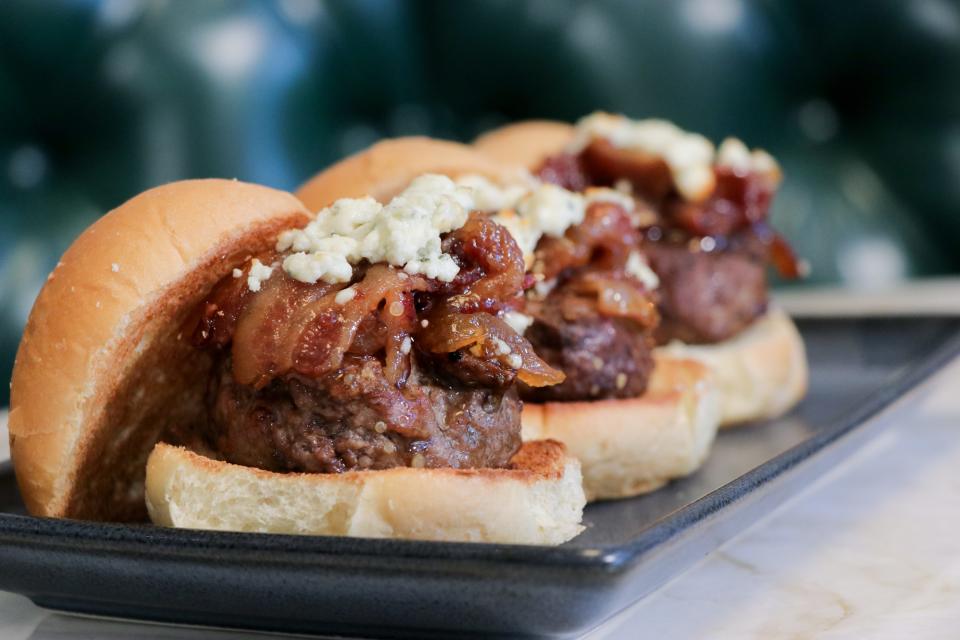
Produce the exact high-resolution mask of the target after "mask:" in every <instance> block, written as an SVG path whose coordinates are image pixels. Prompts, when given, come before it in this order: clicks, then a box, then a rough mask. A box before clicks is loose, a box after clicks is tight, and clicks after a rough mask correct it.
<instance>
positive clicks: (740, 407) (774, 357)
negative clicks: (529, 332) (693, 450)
mask: <svg viewBox="0 0 960 640" xmlns="http://www.w3.org/2000/svg"><path fill="white" fill-rule="evenodd" d="M573 136H574V128H573V127H572V126H570V125H568V124H564V123H559V122H549V121H536V120H533V121H529V122H520V123H517V124H513V125H508V126H506V127H502V128H500V129H496V130H494V131H491V132H489V133H487V134H484V135H483V136H481V137H480V138H478V139H477V140H476V142H474V146H475V147H477V149H479V150H480V151H481V152H482V153H484V155H486V156H487V157H489V158H491V159H494V160H497V161H499V162H504V163H508V164H512V165H516V166H522V167H528V168H533V167H535V166H536V165H537V164H539V163H540V162H541V161H542V160H543V159H544V158H545V157H547V156H549V155H551V154H553V153H557V152H558V151H560V150H561V149H563V147H564V146H565V145H566V144H567V143H568V142H569V141H570V140H571V139H572V138H573ZM659 351H660V353H661V354H663V355H665V356H670V357H674V358H692V359H696V360H699V361H701V362H703V363H705V364H707V365H708V366H710V367H712V368H713V369H714V371H715V376H716V382H717V386H718V388H719V390H720V404H721V408H720V412H721V426H733V425H737V424H742V423H745V422H751V421H755V420H762V419H765V418H774V417H777V416H779V415H782V414H783V413H785V412H786V411H789V410H790V408H791V407H793V406H794V405H795V404H796V403H797V402H799V401H800V399H801V398H802V397H803V396H804V394H805V393H806V390H807V361H806V355H805V353H804V348H803V340H802V339H801V337H800V334H799V333H798V332H797V329H796V327H795V326H794V325H793V322H792V321H791V320H790V318H789V317H788V316H787V315H786V314H785V313H783V312H782V311H771V312H770V313H769V314H767V315H766V316H765V317H763V318H761V319H760V320H758V321H757V322H755V323H754V324H753V325H752V326H751V327H749V328H748V329H747V330H746V331H743V332H742V333H740V334H739V335H737V336H735V337H734V338H732V339H730V340H726V341H724V342H721V343H718V344H712V345H685V344H683V343H680V342H675V343H672V344H670V345H667V346H665V347H662V348H661V349H660V350H659Z"/></svg>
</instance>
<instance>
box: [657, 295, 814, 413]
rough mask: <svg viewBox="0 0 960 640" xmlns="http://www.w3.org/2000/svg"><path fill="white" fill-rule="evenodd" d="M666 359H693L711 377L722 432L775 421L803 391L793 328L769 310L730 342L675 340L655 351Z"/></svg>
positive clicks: (803, 370) (803, 365) (801, 355)
mask: <svg viewBox="0 0 960 640" xmlns="http://www.w3.org/2000/svg"><path fill="white" fill-rule="evenodd" d="M657 354H658V355H659V356H661V357H667V358H691V359H694V360H698V361H700V362H702V363H704V364H706V365H707V366H709V367H710V368H711V369H713V372H714V380H715V381H716V384H717V388H718V389H719V390H720V414H721V423H722V426H724V427H730V426H735V425H738V424H743V423H746V422H752V421H756V420H763V419H766V418H776V417H777V416H780V415H783V414H784V413H786V412H787V411H789V410H790V409H791V408H792V407H793V406H794V405H796V404H797V403H798V402H800V400H801V399H802V398H803V396H804V395H805V394H806V392H807V377H808V371H807V357H806V351H805V349H804V347H803V339H802V338H801V337H800V332H799V331H797V327H796V325H794V324H793V321H792V320H791V319H790V316H788V315H787V314H786V313H784V312H783V311H782V310H780V309H776V308H773V309H770V310H769V311H768V312H767V313H766V314H765V315H763V316H761V317H760V318H758V319H757V320H755V321H754V322H753V323H752V324H751V325H750V326H749V327H747V328H746V329H744V330H743V331H741V332H740V333H738V334H737V335H735V336H734V337H732V338H730V339H728V340H724V341H723V342H718V343H716V344H698V345H689V344H684V343H682V342H679V341H675V342H672V343H670V344H668V345H665V346H662V347H659V348H658V349H657Z"/></svg>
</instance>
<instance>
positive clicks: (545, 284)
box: [533, 276, 557, 299]
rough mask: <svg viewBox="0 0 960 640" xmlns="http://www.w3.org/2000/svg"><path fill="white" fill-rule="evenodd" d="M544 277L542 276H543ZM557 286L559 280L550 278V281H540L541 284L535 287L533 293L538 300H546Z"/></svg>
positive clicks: (538, 283) (536, 284)
mask: <svg viewBox="0 0 960 640" xmlns="http://www.w3.org/2000/svg"><path fill="white" fill-rule="evenodd" d="M541 277H542V276H541ZM556 286H557V279H556V278H550V279H549V280H540V281H539V282H537V283H535V284H534V285H533V293H534V294H535V295H536V296H537V297H538V298H541V299H542V298H546V297H547V296H548V295H550V292H551V291H553V290H554V288H555V287H556Z"/></svg>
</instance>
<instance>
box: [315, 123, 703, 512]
mask: <svg viewBox="0 0 960 640" xmlns="http://www.w3.org/2000/svg"><path fill="white" fill-rule="evenodd" d="M532 126H533V127H534V128H535V129H537V130H539V128H540V127H541V126H542V127H543V128H545V129H547V130H552V129H555V128H560V125H559V124H555V123H533V124H532ZM564 126H567V127H569V125H564ZM509 129H512V127H507V128H506V129H505V130H509ZM520 131H521V132H522V131H523V130H522V129H520ZM523 171H525V169H523V168H521V167H519V165H516V164H509V163H507V162H505V161H501V160H500V159H497V160H493V159H491V158H487V157H485V156H484V154H482V153H480V152H479V151H478V150H476V149H473V148H471V147H469V146H466V145H462V144H457V143H453V142H445V141H440V140H430V139H427V138H399V139H396V140H387V141H384V142H380V143H378V144H376V145H374V146H373V147H370V148H369V149H367V150H366V151H362V152H360V153H358V154H356V155H353V156H351V157H349V158H347V159H346V160H343V161H341V162H340V163H338V164H336V165H334V166H333V167H331V168H329V169H327V171H325V172H323V173H321V174H319V175H318V176H316V177H315V178H313V179H312V180H311V181H310V182H308V183H307V184H306V185H304V186H303V187H301V188H300V189H299V190H298V191H297V195H298V197H300V198H301V199H303V201H304V203H305V204H306V205H307V206H308V207H310V208H311V209H319V208H321V207H324V206H327V205H329V204H330V203H332V202H333V201H335V200H336V199H338V198H343V197H351V196H353V195H356V194H357V193H371V194H378V198H380V199H383V198H388V197H390V196H392V195H394V194H395V193H397V192H399V191H401V190H402V189H403V188H405V187H406V186H407V185H408V184H409V183H410V181H412V180H413V179H414V178H416V177H417V176H419V175H422V174H423V173H440V174H444V175H448V176H450V177H453V178H456V177H458V176H461V175H466V174H479V175H483V176H484V177H487V178H488V179H490V180H492V181H494V182H500V183H501V184H505V183H509V182H511V181H515V180H516V179H517V176H522V175H523ZM330 175H336V176H338V177H339V179H338V180H333V179H331V178H330ZM663 360H664V362H663V363H661V362H659V361H658V363H657V367H656V368H655V369H654V374H653V379H652V381H651V385H650V390H649V391H648V392H647V393H646V394H645V395H643V396H642V397H640V398H632V399H627V400H601V401H588V402H562V403H559V402H558V403H548V404H545V405H541V404H533V403H529V402H527V403H524V409H523V418H522V419H523V435H524V439H525V440H536V439H539V438H552V439H555V440H560V441H563V442H565V443H566V444H567V447H568V449H569V450H570V453H571V454H572V455H574V456H575V457H577V458H579V459H580V461H581V463H582V469H583V477H584V483H585V490H586V492H587V495H588V497H589V498H590V499H597V498H620V497H628V496H633V495H638V494H640V493H645V492H648V491H652V490H653V489H656V488H657V487H659V486H661V485H663V484H664V483H665V482H667V481H668V480H669V479H670V478H675V477H679V476H682V475H686V474H688V473H690V472H691V471H693V470H694V469H696V468H697V467H698V466H699V465H700V464H701V463H702V461H703V459H704V458H705V457H706V455H707V453H708V451H709V448H710V444H711V443H712V442H713V437H714V434H715V433H716V430H717V419H718V415H719V414H718V411H717V409H716V403H717V401H716V398H714V396H713V394H712V393H711V389H712V387H711V384H712V382H711V381H710V380H709V372H708V370H707V368H706V367H704V366H702V365H700V364H699V363H696V362H686V361H685V362H681V363H673V362H669V361H668V360H671V359H669V358H664V359H663ZM638 424H641V425H642V426H641V427H639V428H637V425H638ZM595 425H603V426H602V427H597V428H595ZM664 443H668V444H664ZM650 447H654V448H653V449H651V448H650ZM657 447H661V449H657ZM664 447H665V448H667V449H669V452H670V453H669V454H668V455H667V456H665V457H664V458H663V459H658V453H657V452H658V451H660V450H663V449H662V448H664ZM611 460H612V462H611Z"/></svg>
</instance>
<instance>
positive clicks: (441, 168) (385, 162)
mask: <svg viewBox="0 0 960 640" xmlns="http://www.w3.org/2000/svg"><path fill="white" fill-rule="evenodd" d="M425 173H438V174H442V175H446V176H450V177H451V178H457V177H458V176H462V175H466V174H476V175H481V176H484V177H486V178H489V179H490V180H494V181H499V182H503V183H509V182H514V181H516V180H518V179H520V178H521V177H522V176H523V172H522V171H519V170H518V169H517V168H516V167H506V166H504V165H503V164H501V163H499V162H496V161H494V160H491V159H490V158H487V157H486V156H484V155H483V154H482V153H480V152H479V151H477V150H476V149H474V148H473V147H471V146H470V145H466V144H460V143H458V142H449V141H447V140H434V139H432V138H422V137H409V138H394V139H390V140H384V141H382V142H378V143H377V144H375V145H373V146H372V147H370V148H368V149H365V150H363V151H360V152H358V153H355V154H354V155H352V156H350V157H348V158H345V159H344V160H341V161H340V162H338V163H336V164H334V165H332V166H330V167H329V168H327V169H325V170H324V171H321V172H320V173H318V174H317V175H315V176H314V177H313V178H311V179H310V180H308V181H307V182H305V183H304V184H303V185H302V186H301V187H300V188H299V189H297V191H296V196H297V197H298V198H299V199H300V200H301V201H302V202H303V203H304V204H305V205H306V206H307V208H308V209H310V210H312V211H319V210H320V209H322V208H324V207H326V206H329V205H331V204H333V202H334V201H335V200H337V199H339V198H360V197H363V196H372V197H374V198H375V199H377V200H378V201H380V202H386V201H388V200H390V198H392V197H393V196H395V195H397V194H398V193H400V192H401V191H403V190H404V189H405V188H406V187H407V185H409V184H410V182H411V181H412V180H413V179H414V178H416V177H417V176H420V175H423V174H425Z"/></svg>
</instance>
